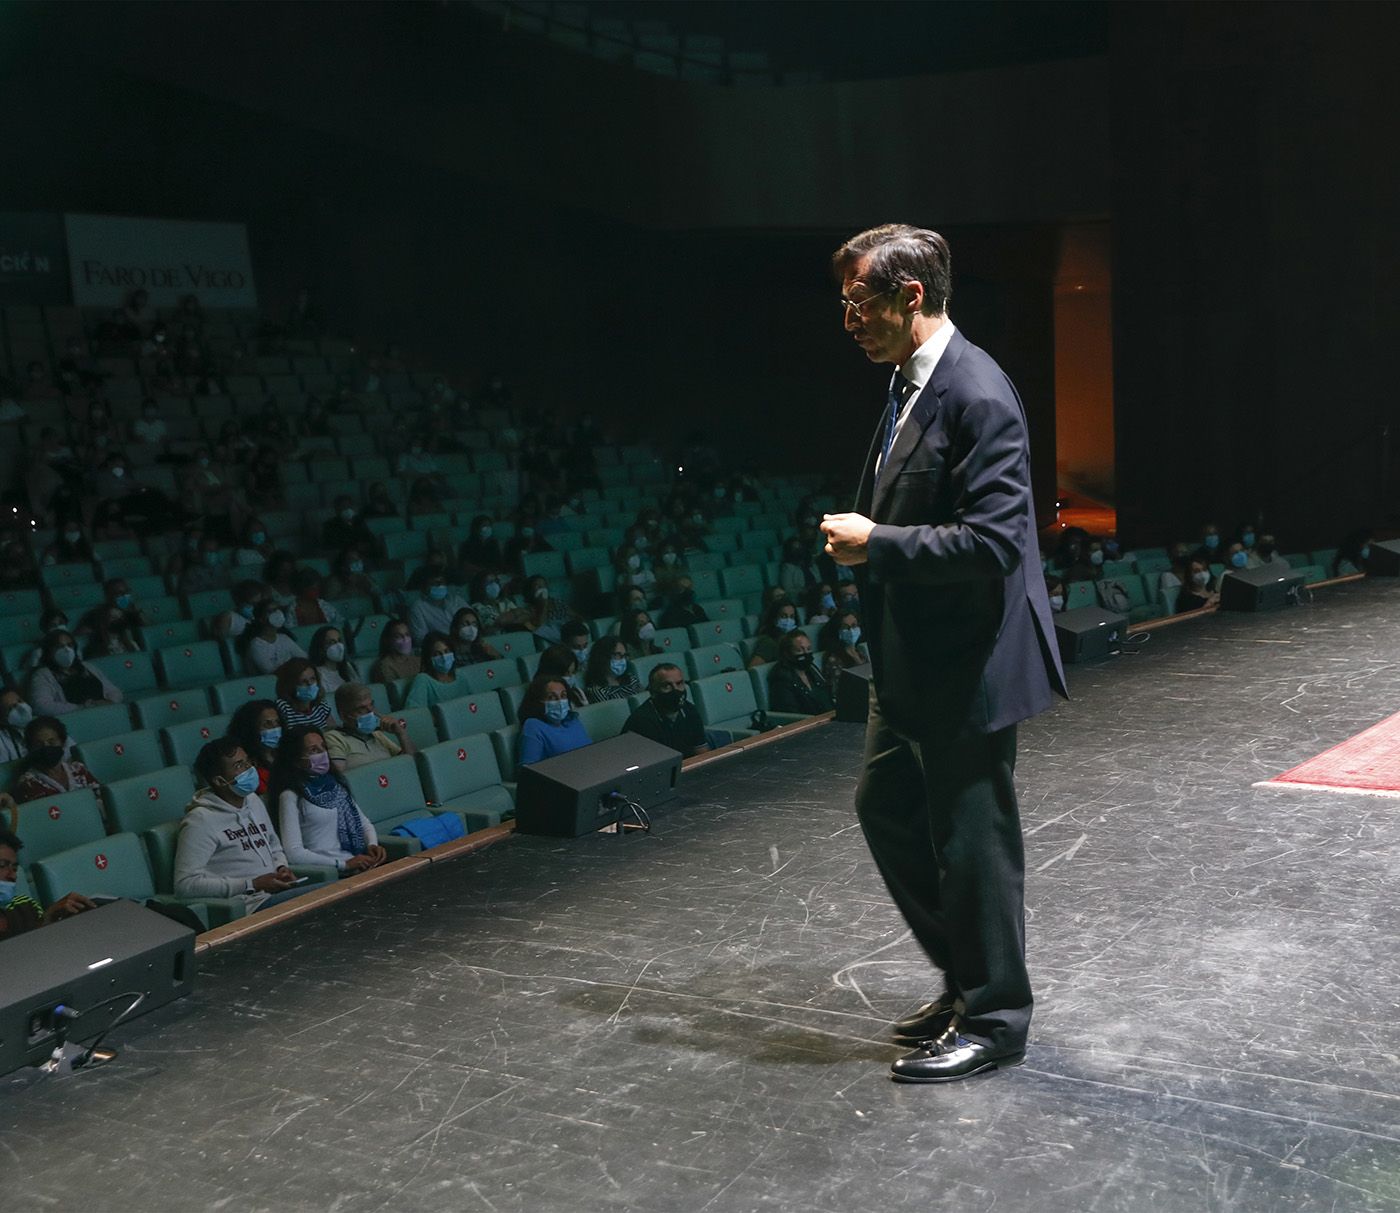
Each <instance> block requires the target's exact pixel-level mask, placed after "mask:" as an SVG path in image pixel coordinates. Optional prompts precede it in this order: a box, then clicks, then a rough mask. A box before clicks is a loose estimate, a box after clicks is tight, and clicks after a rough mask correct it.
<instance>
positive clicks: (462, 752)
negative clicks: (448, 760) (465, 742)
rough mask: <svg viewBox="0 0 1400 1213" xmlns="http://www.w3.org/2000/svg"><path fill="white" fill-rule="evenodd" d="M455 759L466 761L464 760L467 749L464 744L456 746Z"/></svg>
mask: <svg viewBox="0 0 1400 1213" xmlns="http://www.w3.org/2000/svg"><path fill="white" fill-rule="evenodd" d="M457 761H458V762H466V761H467V751H466V747H465V746H458V747H457Z"/></svg>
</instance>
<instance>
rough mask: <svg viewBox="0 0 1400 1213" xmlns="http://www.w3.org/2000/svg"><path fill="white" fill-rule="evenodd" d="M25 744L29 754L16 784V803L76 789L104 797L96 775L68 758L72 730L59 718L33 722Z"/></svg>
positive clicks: (44, 718) (25, 732)
mask: <svg viewBox="0 0 1400 1213" xmlns="http://www.w3.org/2000/svg"><path fill="white" fill-rule="evenodd" d="M24 745H25V748H26V749H27V750H28V753H27V754H26V755H25V758H24V767H23V769H22V770H21V772H20V776H19V778H18V779H17V780H16V781H15V787H14V795H15V799H16V800H19V801H25V800H38V799H40V798H41V797H43V796H53V795H56V794H58V793H62V792H71V791H73V790H74V789H75V788H91V789H92V790H93V794H94V795H100V794H101V793H100V789H101V785H100V784H99V783H98V782H97V779H96V777H95V776H94V775H93V773H92V772H91V771H89V770H88V769H87V767H85V766H83V764H82V763H81V762H79V761H78V760H77V759H76V758H70V757H68V730H67V729H65V728H64V727H63V722H62V721H61V720H59V719H58V718H57V717H55V716H36V717H35V718H34V719H33V720H31V721H30V722H29V725H28V727H27V728H26V729H25V730H24Z"/></svg>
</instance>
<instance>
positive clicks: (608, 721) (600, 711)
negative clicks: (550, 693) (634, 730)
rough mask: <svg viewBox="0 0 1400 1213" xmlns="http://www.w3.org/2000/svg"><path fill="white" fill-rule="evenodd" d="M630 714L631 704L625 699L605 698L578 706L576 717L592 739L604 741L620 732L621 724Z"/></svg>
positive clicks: (624, 722)
mask: <svg viewBox="0 0 1400 1213" xmlns="http://www.w3.org/2000/svg"><path fill="white" fill-rule="evenodd" d="M630 715H632V705H631V704H630V703H628V702H627V700H625V699H605V700H603V702H602V703H590V704H589V705H588V706H587V707H582V708H579V710H578V718H579V719H580V720H581V721H582V722H583V727H584V728H585V729H586V730H587V731H588V735H589V736H590V737H591V738H593V740H594V741H606V740H607V739H608V738H609V737H616V736H617V735H618V734H619V733H621V732H622V726H623V725H625V724H626V723H627V718H628V717H629V716H630Z"/></svg>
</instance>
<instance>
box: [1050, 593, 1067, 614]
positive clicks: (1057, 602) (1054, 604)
mask: <svg viewBox="0 0 1400 1213" xmlns="http://www.w3.org/2000/svg"><path fill="white" fill-rule="evenodd" d="M1064 606H1065V596H1064V595H1063V594H1051V595H1050V609H1051V610H1052V611H1062V610H1064Z"/></svg>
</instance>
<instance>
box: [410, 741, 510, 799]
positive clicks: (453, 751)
mask: <svg viewBox="0 0 1400 1213" xmlns="http://www.w3.org/2000/svg"><path fill="white" fill-rule="evenodd" d="M417 761H418V773H419V776H420V777H421V779H422V781H423V788H424V791H425V792H426V793H427V797H428V801H429V803H431V804H444V803H446V802H447V801H449V800H452V799H454V798H455V797H458V796H465V795H467V794H468V793H470V792H475V791H477V790H479V789H481V788H485V787H491V786H492V785H494V784H498V783H500V782H501V768H500V764H499V763H498V762H497V761H496V752H495V749H494V748H493V747H492V745H491V739H490V738H489V737H487V736H486V735H485V734H478V735H476V736H474V737H459V738H457V739H456V740H454V741H447V742H443V743H442V744H440V745H432V746H427V747H426V748H425V749H422V750H419V751H418V755H417Z"/></svg>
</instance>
